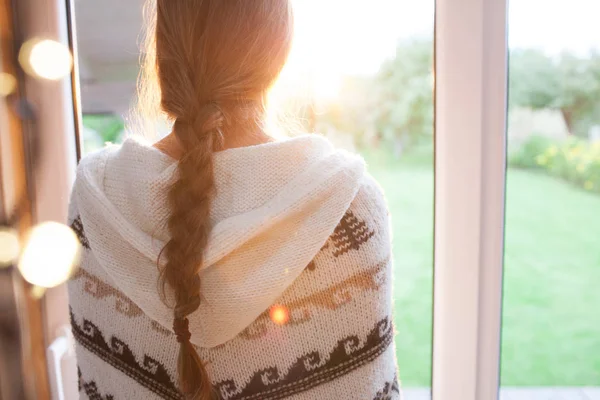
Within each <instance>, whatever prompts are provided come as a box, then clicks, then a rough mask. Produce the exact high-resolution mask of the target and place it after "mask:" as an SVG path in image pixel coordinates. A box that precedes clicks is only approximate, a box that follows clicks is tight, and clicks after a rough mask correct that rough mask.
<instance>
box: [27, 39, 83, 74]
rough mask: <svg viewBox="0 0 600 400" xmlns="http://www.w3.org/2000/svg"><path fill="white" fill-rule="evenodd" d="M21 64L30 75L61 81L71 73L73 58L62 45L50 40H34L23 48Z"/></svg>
mask: <svg viewBox="0 0 600 400" xmlns="http://www.w3.org/2000/svg"><path fill="white" fill-rule="evenodd" d="M19 63H20V64H21V66H22V67H23V69H24V70H25V72H27V73H28V74H30V75H33V76H37V77H39V78H44V79H49V80H59V79H62V78H64V77H65V76H67V75H68V74H69V72H71V68H72V67H73V58H72V56H71V52H70V51H69V49H68V48H67V46H65V45H64V44H62V43H59V42H57V41H55V40H50V39H32V40H29V41H27V42H26V43H25V44H24V45H23V47H21V50H20V52H19Z"/></svg>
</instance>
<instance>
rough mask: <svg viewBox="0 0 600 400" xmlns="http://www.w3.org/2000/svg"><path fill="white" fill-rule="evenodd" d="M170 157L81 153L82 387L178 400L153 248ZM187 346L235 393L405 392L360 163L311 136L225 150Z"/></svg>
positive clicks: (354, 395)
mask: <svg viewBox="0 0 600 400" xmlns="http://www.w3.org/2000/svg"><path fill="white" fill-rule="evenodd" d="M176 166H177V164H176V161H175V160H173V159H171V158H169V157H168V156H166V155H164V154H163V153H161V152H159V151H158V150H156V149H154V148H152V147H150V146H148V145H145V144H143V143H141V142H138V141H136V140H133V139H128V140H126V141H125V143H124V144H123V145H122V146H110V147H107V148H105V149H103V150H101V151H99V152H97V153H94V154H90V155H88V156H87V157H85V158H84V159H83V160H82V161H81V163H80V166H79V168H78V172H77V179H76V182H75V186H74V189H73V194H72V199H71V205H70V222H71V226H72V227H73V228H74V230H75V231H76V232H77V233H78V235H79V237H80V240H81V242H82V245H83V247H84V252H83V256H82V261H81V268H80V269H79V271H78V272H77V274H76V275H75V276H74V277H73V279H72V280H71V281H70V283H69V296H70V307H71V320H72V326H73V333H74V337H75V339H76V350H77V360H78V370H79V377H78V378H79V388H80V393H81V396H82V398H87V397H89V398H91V399H107V400H108V399H115V400H116V399H125V400H135V399H155V398H165V399H180V398H181V395H180V393H179V391H178V389H177V375H176V374H177V373H176V358H177V353H178V343H177V341H176V338H175V335H174V334H173V333H172V328H171V326H172V318H173V312H172V310H171V309H170V308H169V306H168V304H170V303H171V304H172V302H171V301H170V300H172V298H173V296H172V293H171V292H170V291H169V288H167V293H166V297H167V298H166V304H165V301H163V299H162V298H161V296H160V294H159V285H158V278H159V269H158V267H157V259H158V256H159V253H160V251H161V249H162V248H163V246H164V244H165V243H166V242H167V241H168V238H169V233H168V229H167V224H166V221H167V219H168V216H169V212H170V211H169V208H168V206H167V192H168V190H169V186H170V184H171V183H172V182H173V179H174V174H175V173H176ZM214 166H215V180H216V193H215V197H214V200H213V203H212V204H213V205H212V211H211V221H210V223H211V227H212V230H211V234H210V238H209V242H208V246H207V248H206V252H205V263H204V266H203V268H202V270H201V272H200V273H201V274H202V292H201V295H202V299H203V300H202V304H201V306H200V308H199V309H198V310H197V311H196V312H195V313H194V314H192V315H190V317H189V319H190V331H191V332H192V339H191V341H192V343H193V344H194V345H195V346H196V347H197V348H198V351H199V354H200V356H201V357H202V359H203V360H204V361H205V363H206V366H207V369H208V372H209V375H210V377H211V379H212V382H213V385H214V388H215V391H216V393H218V395H219V396H220V398H222V399H226V400H268V399H284V398H285V399H288V398H289V399H325V400H328V399H344V400H346V399H356V400H372V399H374V400H382V399H398V398H399V397H400V394H399V387H398V383H397V374H396V363H395V354H394V345H393V329H392V321H391V317H392V313H391V308H392V297H391V287H392V281H391V271H392V269H391V249H390V233H389V227H388V214H387V210H386V205H385V201H384V198H383V195H382V193H381V191H380V189H379V188H378V186H377V185H376V183H375V182H374V181H373V180H372V178H370V177H369V176H368V175H367V174H366V173H365V172H364V164H363V161H362V160H361V159H360V158H357V157H355V156H352V155H350V154H348V153H345V152H342V151H339V150H335V149H334V148H333V147H332V146H331V145H330V143H329V142H328V141H326V140H325V139H323V138H321V137H319V136H315V135H311V136H304V137H299V138H296V139H290V140H285V141H281V142H273V143H269V144H264V145H258V146H252V147H245V148H238V149H231V150H226V151H223V152H218V153H216V154H215V156H214Z"/></svg>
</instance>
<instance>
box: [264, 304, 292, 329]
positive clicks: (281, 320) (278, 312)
mask: <svg viewBox="0 0 600 400" xmlns="http://www.w3.org/2000/svg"><path fill="white" fill-rule="evenodd" d="M269 316H270V317H271V321H273V322H275V323H276V324H277V325H285V324H286V323H287V322H288V321H289V320H290V311H289V310H288V309H287V307H286V306H279V305H277V306H273V307H271V310H269Z"/></svg>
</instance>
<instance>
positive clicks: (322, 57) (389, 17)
mask: <svg viewBox="0 0 600 400" xmlns="http://www.w3.org/2000/svg"><path fill="white" fill-rule="evenodd" d="M294 10H295V14H296V43H295V47H294V52H293V53H292V57H291V59H290V61H291V63H290V68H292V67H293V68H301V69H312V70H316V71H318V73H319V74H320V75H321V76H329V77H333V76H339V75H347V74H371V73H374V72H376V71H377V69H378V67H379V65H380V64H381V62H382V61H383V60H385V59H386V58H388V57H390V56H392V55H393V53H394V49H395V44H396V42H397V41H398V40H399V39H401V38H406V37H410V36H415V35H421V36H430V37H431V36H432V35H433V19H434V1H433V0H370V1H368V2H367V1H365V0H294ZM599 18H600V0H511V1H510V9H509V38H510V39H509V40H510V46H511V47H538V48H542V49H544V50H545V51H547V52H549V53H557V52H560V51H562V50H564V49H570V50H572V51H576V52H586V51H588V50H589V49H590V48H592V47H596V48H598V49H600V34H599V33H596V34H593V32H600V28H599V25H600V20H599Z"/></svg>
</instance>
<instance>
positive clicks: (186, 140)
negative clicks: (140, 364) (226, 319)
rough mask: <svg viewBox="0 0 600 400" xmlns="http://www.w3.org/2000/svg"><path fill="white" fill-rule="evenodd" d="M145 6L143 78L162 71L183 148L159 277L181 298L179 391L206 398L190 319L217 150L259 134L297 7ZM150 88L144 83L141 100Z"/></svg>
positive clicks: (261, 2)
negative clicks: (242, 137)
mask: <svg viewBox="0 0 600 400" xmlns="http://www.w3.org/2000/svg"><path fill="white" fill-rule="evenodd" d="M148 1H150V2H151V3H149V4H151V5H150V6H149V7H148V10H149V12H148V15H151V16H152V18H154V16H156V20H155V21H150V23H149V24H148V26H149V27H150V29H152V30H154V31H155V34H154V35H151V36H148V37H149V42H148V45H149V47H151V48H150V49H149V51H148V52H146V58H145V59H144V69H143V70H142V75H141V76H142V77H145V78H146V80H147V79H148V77H151V76H152V73H154V72H153V71H155V73H156V76H157V78H158V83H159V86H160V106H161V108H162V110H163V111H164V112H165V113H166V114H167V116H168V117H169V118H170V119H171V120H173V122H174V125H173V134H174V136H175V137H176V138H177V142H178V143H179V147H180V149H181V150H182V154H181V157H180V159H179V164H178V168H177V178H176V181H175V182H174V183H173V185H172V187H171V188H170V190H169V194H168V199H169V205H170V208H171V215H170V217H169V220H168V227H169V231H170V234H171V239H170V240H169V241H168V242H167V244H166V245H165V247H164V249H163V253H162V254H164V256H166V263H165V264H164V265H163V266H162V271H161V274H162V275H161V280H162V283H163V285H165V284H167V285H168V286H169V287H170V288H171V289H172V291H173V295H174V300H175V305H174V310H173V312H174V315H173V330H174V331H175V333H176V336H177V341H178V342H179V343H180V350H179V357H178V364H177V370H178V374H179V386H180V389H181V391H182V392H183V395H184V397H185V398H186V399H192V400H209V399H212V398H213V395H212V385H211V380H210V378H209V376H208V373H207V371H206V369H205V367H204V366H203V363H202V360H201V359H200V357H199V356H198V353H197V352H196V349H195V348H194V346H193V345H192V343H191V342H190V339H191V333H190V331H189V327H188V326H189V321H188V316H189V315H190V314H192V313H193V312H194V311H196V310H197V309H198V308H199V307H200V303H201V279H200V276H201V274H200V268H201V267H202V264H203V261H204V259H203V258H204V250H205V248H206V245H207V243H208V236H209V233H210V218H209V212H210V207H211V199H212V197H213V194H214V191H215V182H214V170H213V152H214V151H215V150H217V149H220V148H221V147H222V146H223V145H224V140H231V139H234V138H232V136H234V135H238V136H239V135H251V134H253V133H254V134H256V130H257V128H259V126H260V119H261V118H262V117H263V114H264V101H263V100H264V98H265V95H266V92H267V90H268V89H269V88H270V86H271V85H272V84H273V82H274V81H275V79H276V78H277V76H278V75H279V73H280V72H281V69H282V67H283V65H284V64H285V60H286V58H287V55H288V52H289V47H290V43H291V31H292V15H291V8H290V4H289V0H253V1H248V0H228V1H219V0H148ZM152 5H156V8H155V11H156V12H153V11H151V10H152ZM150 39H151V40H150ZM154 49H155V50H156V51H154ZM147 89H148V88H146V89H144V86H143V85H141V86H140V92H141V93H142V94H143V93H145V91H147ZM141 100H142V101H143V100H144V99H141ZM159 261H160V260H159ZM159 264H160V263H159ZM215 397H216V396H215Z"/></svg>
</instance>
